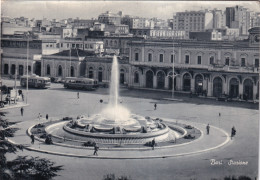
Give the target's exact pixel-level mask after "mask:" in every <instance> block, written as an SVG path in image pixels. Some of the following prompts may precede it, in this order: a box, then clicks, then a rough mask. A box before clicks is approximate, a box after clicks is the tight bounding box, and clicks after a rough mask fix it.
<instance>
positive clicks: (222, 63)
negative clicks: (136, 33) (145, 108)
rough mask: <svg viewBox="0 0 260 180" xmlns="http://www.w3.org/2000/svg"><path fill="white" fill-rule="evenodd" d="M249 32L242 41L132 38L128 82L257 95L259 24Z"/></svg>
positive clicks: (236, 95)
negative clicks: (139, 39)
mask: <svg viewBox="0 0 260 180" xmlns="http://www.w3.org/2000/svg"><path fill="white" fill-rule="evenodd" d="M249 32H250V35H249V39H248V40H247V41H240V42H227V41H218V42H215V41H196V40H195V41H191V40H179V41H173V40H164V41H163V40H157V41H155V40H145V41H132V42H131V43H130V47H131V48H130V56H129V64H130V78H129V86H131V87H135V88H154V89H165V90H171V89H172V87H173V85H174V89H175V90H176V91H187V92H193V93H202V92H204V93H205V92H206V94H207V96H214V97H218V96H220V95H221V94H226V95H229V96H231V97H233V98H241V99H243V98H244V99H250V100H255V99H258V96H259V94H258V92H259V74H258V73H259V28H253V29H251V30H250V31H249ZM173 65H174V76H172V75H173ZM173 77H174V79H175V80H174V82H173V80H172V78H173Z"/></svg>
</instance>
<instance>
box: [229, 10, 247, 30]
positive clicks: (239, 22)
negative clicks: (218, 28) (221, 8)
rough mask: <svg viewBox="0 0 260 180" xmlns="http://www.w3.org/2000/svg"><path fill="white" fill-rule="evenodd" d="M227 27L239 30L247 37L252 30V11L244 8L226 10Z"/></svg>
mask: <svg viewBox="0 0 260 180" xmlns="http://www.w3.org/2000/svg"><path fill="white" fill-rule="evenodd" d="M226 25H227V27H229V28H238V29H239V33H240V34H241V35H247V34H248V29H249V28H250V11H249V10H248V9H246V8H243V7H242V6H235V7H227V8H226Z"/></svg>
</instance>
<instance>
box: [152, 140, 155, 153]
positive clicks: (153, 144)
mask: <svg viewBox="0 0 260 180" xmlns="http://www.w3.org/2000/svg"><path fill="white" fill-rule="evenodd" d="M154 146H155V138H153V140H152V150H154Z"/></svg>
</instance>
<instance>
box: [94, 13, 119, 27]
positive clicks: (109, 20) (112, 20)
mask: <svg viewBox="0 0 260 180" xmlns="http://www.w3.org/2000/svg"><path fill="white" fill-rule="evenodd" d="M120 14H121V12H120V13H118V14H114V13H111V12H109V11H107V12H105V13H102V14H100V15H99V16H98V22H100V23H104V24H114V25H119V24H121V16H120Z"/></svg>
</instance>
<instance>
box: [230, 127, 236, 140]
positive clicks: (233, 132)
mask: <svg viewBox="0 0 260 180" xmlns="http://www.w3.org/2000/svg"><path fill="white" fill-rule="evenodd" d="M236 132H237V131H236V128H235V126H233V127H232V128H231V139H232V137H234V136H235V135H236Z"/></svg>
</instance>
